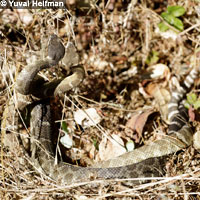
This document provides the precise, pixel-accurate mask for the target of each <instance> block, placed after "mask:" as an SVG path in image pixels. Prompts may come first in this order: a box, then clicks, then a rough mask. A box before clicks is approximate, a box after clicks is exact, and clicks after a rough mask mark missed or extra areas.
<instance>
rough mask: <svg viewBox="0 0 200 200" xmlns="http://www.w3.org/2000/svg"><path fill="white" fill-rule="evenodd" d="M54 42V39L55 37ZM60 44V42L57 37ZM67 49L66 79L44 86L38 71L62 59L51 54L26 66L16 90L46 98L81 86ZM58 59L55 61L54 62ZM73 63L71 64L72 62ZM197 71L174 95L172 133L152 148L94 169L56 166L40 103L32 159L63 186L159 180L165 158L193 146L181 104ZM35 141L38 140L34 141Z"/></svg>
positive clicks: (35, 114)
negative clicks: (69, 70) (96, 181)
mask: <svg viewBox="0 0 200 200" xmlns="http://www.w3.org/2000/svg"><path fill="white" fill-rule="evenodd" d="M54 39H55V37H54ZM56 40H57V41H58V42H59V39H58V38H57V37H56ZM67 52H69V49H66V51H65V55H63V56H64V58H63V60H65V61H67V63H65V64H66V65H68V64H69V65H73V66H72V70H73V74H72V75H71V76H69V77H67V78H65V79H64V80H56V81H54V82H51V83H45V82H44V81H41V80H40V78H39V77H38V75H37V74H38V72H39V71H40V70H42V69H44V68H49V67H51V66H52V65H55V64H57V63H58V62H59V60H60V59H62V57H63V56H59V55H58V56H56V57H54V56H53V54H52V52H51V55H50V56H48V58H46V59H43V60H39V61H37V62H35V63H34V64H31V65H28V66H26V67H25V68H24V69H23V70H22V71H21V73H20V74H19V75H18V78H17V81H16V89H17V91H18V92H19V93H21V94H23V95H27V94H32V95H35V96H39V97H40V98H41V97H42V98H44V97H47V96H52V95H60V94H61V93H64V92H66V91H68V90H70V89H72V88H74V87H76V86H78V85H79V84H80V82H81V81H82V80H83V78H84V75H85V73H84V69H83V67H82V66H81V65H79V64H78V62H77V59H75V60H76V61H72V62H71V60H70V59H69V57H68V53H67ZM58 57H59V59H57V58H58ZM54 58H56V59H54ZM70 62H71V63H70ZM197 75H198V70H197V69H193V70H192V71H191V72H190V73H189V75H188V76H187V77H186V79H185V81H184V83H183V86H181V87H179V89H176V90H174V91H173V92H172V95H171V101H170V102H169V120H170V125H169V131H168V135H166V136H164V137H163V138H162V139H160V140H156V141H154V142H152V143H151V144H149V145H144V146H142V147H140V148H138V149H135V150H134V151H132V152H128V153H126V154H124V155H122V156H120V157H117V158H114V159H111V160H108V161H104V162H101V163H97V164H95V165H94V166H92V167H86V168H84V167H79V166H73V165H70V164H67V163H64V162H58V164H55V158H54V148H53V144H52V138H51V137H52V122H51V115H50V113H51V111H50V106H49V105H46V104H44V103H39V104H37V105H36V106H35V107H34V108H33V110H32V112H31V116H32V119H31V135H32V137H34V140H33V141H32V147H31V151H32V157H33V158H34V159H35V161H36V163H37V164H38V163H39V165H40V167H41V169H42V170H43V172H44V173H46V175H48V176H49V177H51V178H52V179H54V180H56V181H59V182H61V183H62V184H71V183H75V182H79V181H83V180H90V179H93V178H101V179H113V178H140V177H160V176H163V174H164V170H163V169H164V166H165V164H166V159H165V156H167V155H169V154H172V153H174V152H177V151H179V150H181V149H183V148H185V147H187V146H189V145H191V143H192V135H193V133H192V130H191V128H190V126H189V125H188V116H187V112H186V111H185V108H184V107H183V106H182V105H181V104H180V101H181V100H182V98H183V96H184V95H185V93H186V91H187V90H188V89H189V88H190V87H191V85H192V84H193V80H194V79H195V78H196V76H197ZM38 86H39V87H40V90H39V92H38V90H37V89H36V88H38ZM34 141H39V144H40V145H38V142H34Z"/></svg>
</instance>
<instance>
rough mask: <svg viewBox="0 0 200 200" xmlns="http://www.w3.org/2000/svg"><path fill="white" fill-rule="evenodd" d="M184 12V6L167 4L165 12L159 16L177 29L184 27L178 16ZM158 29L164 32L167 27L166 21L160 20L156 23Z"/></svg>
mask: <svg viewBox="0 0 200 200" xmlns="http://www.w3.org/2000/svg"><path fill="white" fill-rule="evenodd" d="M184 13H185V8H184V7H182V6H168V7H167V11H166V12H162V13H161V17H162V18H163V20H164V21H165V22H167V23H168V24H170V25H171V26H173V27H175V28H176V29H178V30H179V31H182V30H183V29H184V26H183V22H182V21H181V20H180V19H179V18H178V17H180V16H182V15H184ZM158 27H159V29H160V31H162V32H165V31H167V30H168V29H169V26H167V25H166V23H164V22H161V23H159V24H158Z"/></svg>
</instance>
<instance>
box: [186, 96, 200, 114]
mask: <svg viewBox="0 0 200 200" xmlns="http://www.w3.org/2000/svg"><path fill="white" fill-rule="evenodd" d="M184 106H185V107H186V108H188V109H189V108H190V107H191V106H192V107H193V108H194V109H195V110H197V109H198V108H200V99H198V98H197V95H196V94H195V93H189V94H187V100H186V101H185V103H184Z"/></svg>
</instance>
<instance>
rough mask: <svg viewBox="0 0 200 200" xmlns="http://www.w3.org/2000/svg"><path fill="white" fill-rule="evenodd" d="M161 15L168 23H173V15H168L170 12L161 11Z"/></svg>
mask: <svg viewBox="0 0 200 200" xmlns="http://www.w3.org/2000/svg"><path fill="white" fill-rule="evenodd" d="M161 17H162V18H163V19H164V20H165V21H166V22H168V23H169V24H171V25H173V24H174V21H175V17H174V16H173V15H170V14H169V13H167V12H163V13H161Z"/></svg>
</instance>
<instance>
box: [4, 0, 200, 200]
mask: <svg viewBox="0 0 200 200" xmlns="http://www.w3.org/2000/svg"><path fill="white" fill-rule="evenodd" d="M102 2H104V1H102ZM112 2H114V3H113V5H114V8H112ZM164 2H166V1H164ZM167 2H168V4H169V5H175V4H177V3H178V5H182V6H183V7H184V8H185V9H186V14H185V15H184V16H183V17H182V21H183V23H184V27H185V29H184V31H183V32H181V33H179V37H178V38H177V40H176V41H173V40H172V39H165V38H163V37H161V36H160V35H159V34H158V33H156V31H155V30H156V28H157V24H158V23H159V21H160V19H161V17H160V14H161V12H163V11H165V10H166V4H165V3H163V1H159V0H158V1H152V0H147V1H142V3H140V2H137V1H136V0H135V1H134V0H132V2H130V1H121V0H115V1H105V2H104V3H105V5H103V3H98V2H97V3H96V4H93V5H92V7H89V10H86V11H84V12H81V11H80V10H78V9H77V10H78V11H75V8H74V6H73V5H71V6H70V7H69V9H68V10H67V11H64V10H56V11H53V10H32V11H30V13H31V16H32V21H31V23H30V24H28V25H26V24H25V22H24V21H23V20H22V18H21V17H22V14H20V13H18V12H17V11H16V10H15V11H12V12H11V11H9V10H3V11H1V13H0V15H1V24H0V33H1V36H0V42H1V47H0V49H1V51H0V52H1V58H2V60H3V64H2V66H1V73H0V77H1V79H0V90H1V93H0V115H1V116H2V113H3V111H4V109H5V106H6V102H8V98H11V97H13V96H14V91H13V85H14V82H15V77H16V76H17V74H18V73H19V71H20V70H21V69H22V68H23V67H24V66H25V65H26V59H27V58H29V57H33V55H35V54H36V55H37V56H38V55H39V54H41V51H40V49H44V48H45V46H44V44H45V43H46V41H47V37H48V36H49V35H50V33H52V32H56V33H58V34H59V36H61V38H62V39H63V41H64V43H65V44H66V43H67V40H73V41H75V43H76V46H77V48H78V51H79V53H80V56H81V61H82V63H83V65H84V67H85V69H86V71H87V77H86V79H85V80H84V82H83V84H82V85H81V86H80V88H79V91H78V94H79V95H74V94H73V92H71V93H70V94H69V97H70V99H71V100H72V102H74V104H75V105H76V106H78V107H81V106H82V107H84V108H89V107H95V108H97V109H98V110H100V111H101V114H102V116H103V122H102V123H101V126H100V127H99V128H90V129H87V130H85V131H84V132H81V130H79V131H77V133H75V137H77V138H79V140H78V142H77V141H76V147H80V146H89V147H91V146H92V145H93V142H94V140H93V139H94V138H95V140H96V141H97V143H100V142H101V140H102V135H103V134H105V133H106V134H108V136H110V135H111V134H112V133H116V134H118V135H119V136H120V137H122V138H123V139H124V140H128V139H129V138H130V135H126V134H125V132H124V130H125V123H126V121H127V120H128V118H129V114H130V113H131V112H132V111H133V110H135V109H138V110H139V109H141V108H143V107H144V105H149V106H151V107H154V105H155V101H154V100H153V99H152V98H148V99H145V98H144V97H143V96H142V95H141V94H139V92H138V83H141V82H142V80H141V79H140V77H141V76H142V75H143V73H144V72H146V70H147V69H148V67H149V66H148V65H147V64H146V63H145V61H146V59H147V57H148V55H149V54H150V53H151V52H152V50H154V51H157V52H158V53H159V60H158V63H163V64H166V65H167V66H168V67H169V68H170V70H171V71H170V75H171V76H172V75H174V74H176V75H177V77H178V78H180V79H181V78H183V77H184V74H185V73H186V72H187V71H188V68H187V67H185V66H187V65H188V64H189V63H190V62H191V60H190V58H191V56H192V55H193V54H194V52H195V50H196V49H197V47H198V46H199V30H200V21H199V19H198V18H199V16H200V13H198V8H199V7H198V3H197V1H167ZM199 10H200V9H199ZM24 15H25V16H26V15H28V14H27V13H25V14H24ZM8 16H9V17H8ZM172 28H173V27H172ZM35 52H40V53H35ZM134 65H136V66H137V71H138V72H137V74H135V76H134V77H133V76H129V72H130V71H129V70H130V69H131V68H132V67H133V66H134ZM63 71H64V70H62V69H56V70H50V72H43V75H44V76H46V77H48V78H49V77H52V76H58V75H60V74H61V73H62V72H63ZM65 73H66V72H65ZM55 74H56V75H55ZM57 74H58V75H57ZM138 77H139V78H138ZM165 87H166V89H168V85H167V86H165ZM132 95H134V96H132ZM86 98H87V100H86ZM57 101H61V109H63V110H64V113H65V120H66V122H68V123H69V125H70V119H71V118H72V117H73V116H72V112H73V110H75V106H74V105H73V104H71V103H70V101H68V100H67V101H66V102H64V100H57ZM57 101H55V102H54V103H55V109H57V110H59V109H60V108H59V106H57ZM62 102H64V105H65V107H64V108H63V103H62ZM80 105H81V106H80ZM57 110H56V111H57ZM60 116H61V115H60ZM1 120H2V118H1ZM1 122H2V121H1ZM155 123H156V125H157V126H158V129H159V128H161V129H165V128H166V127H165V125H164V123H163V122H162V121H161V120H160V118H159V117H158V118H157V121H156V122H155ZM197 124H198V122H197ZM1 125H2V124H1ZM2 127H3V128H4V125H2ZM102 127H103V128H102ZM195 128H196V129H197V128H198V126H197V125H195ZM1 133H3V129H2V130H1ZM81 134H82V135H81ZM17 135H19V133H15V137H16V136H17ZM80 135H81V136H80ZM3 136H4V134H1V137H3ZM80 138H81V139H80ZM14 142H15V144H13V145H14V147H13V149H14V151H11V150H9V149H6V148H3V144H2V142H1V164H0V169H1V171H0V174H1V175H0V177H1V180H0V198H1V199H184V200H187V199H200V186H199V185H200V184H199V182H200V167H199V166H200V164H199V154H198V152H197V151H196V150H195V149H194V148H193V147H190V148H188V149H186V150H185V151H184V152H181V153H180V154H179V155H178V156H177V155H174V157H172V158H170V162H169V163H170V164H169V168H168V169H170V170H169V171H168V175H173V177H167V178H161V179H160V180H155V181H154V182H152V183H148V184H142V185H138V186H135V187H133V188H129V187H128V186H124V185H122V184H121V182H122V181H123V180H117V181H116V180H114V181H112V180H109V181H105V180H95V181H91V182H84V183H79V184H73V185H69V186H61V185H59V184H58V183H55V182H54V181H52V180H50V179H48V177H45V175H42V174H37V173H36V172H35V171H34V170H32V169H33V168H32V163H31V160H29V159H28V157H27V156H26V155H24V152H23V151H22V149H21V148H20V145H19V143H18V142H17V141H14ZM15 145H16V146H15ZM83 151H84V154H86V155H90V153H91V149H90V148H89V150H88V149H87V148H86V149H85V150H83Z"/></svg>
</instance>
